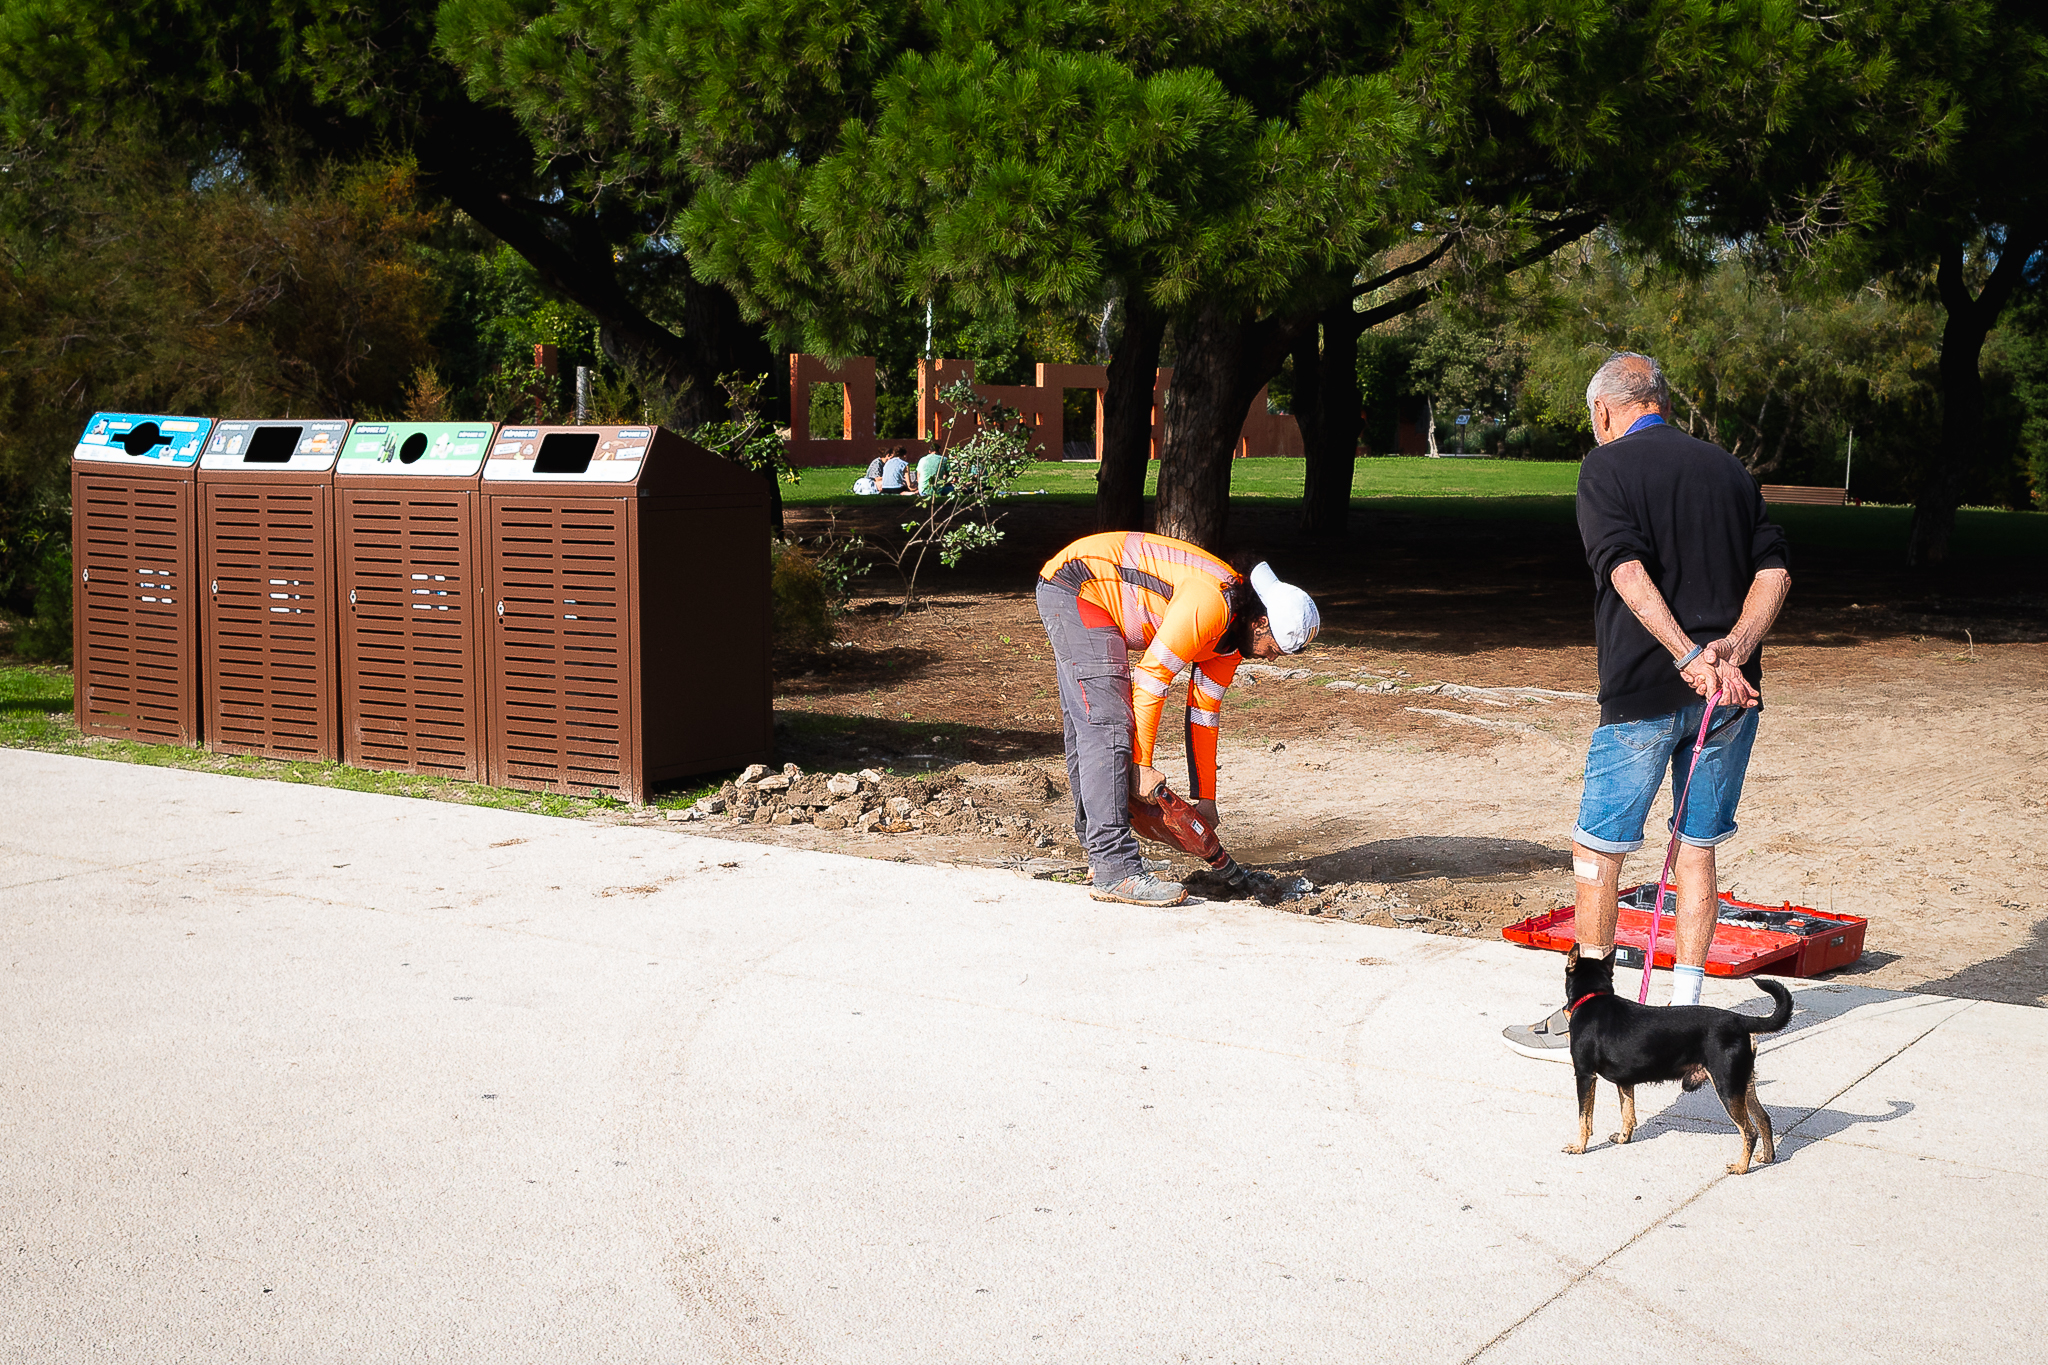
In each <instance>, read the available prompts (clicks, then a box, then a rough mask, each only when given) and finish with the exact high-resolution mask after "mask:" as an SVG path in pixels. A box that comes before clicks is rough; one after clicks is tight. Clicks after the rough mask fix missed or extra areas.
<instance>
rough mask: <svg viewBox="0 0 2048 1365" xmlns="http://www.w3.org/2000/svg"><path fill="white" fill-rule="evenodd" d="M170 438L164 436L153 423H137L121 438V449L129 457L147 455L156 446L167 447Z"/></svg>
mask: <svg viewBox="0 0 2048 1365" xmlns="http://www.w3.org/2000/svg"><path fill="white" fill-rule="evenodd" d="M170 443H171V438H170V437H168V436H166V435H164V434H163V432H162V431H161V430H160V429H158V427H157V424H156V423H154V422H138V423H136V424H135V427H134V429H133V430H131V431H130V432H129V433H128V434H127V435H125V436H123V437H122V438H121V449H123V450H125V451H127V452H128V453H129V454H130V455H147V454H149V452H150V451H152V450H155V449H156V448H157V447H158V446H167V445H169V444H170Z"/></svg>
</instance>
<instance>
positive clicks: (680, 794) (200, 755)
mask: <svg viewBox="0 0 2048 1365" xmlns="http://www.w3.org/2000/svg"><path fill="white" fill-rule="evenodd" d="M0 748H9V749H38V750H41V751H43V752H45V753H55V754H72V755H76V756H78V757H81V758H97V759H106V760H110V761H112V762H116V763H139V764H143V765H145V766H148V767H156V768H184V769H188V770H191V771H194V772H209V773H226V774H228V775H230V776H234V777H254V778H262V779H264V780H267V781H272V782H295V783H299V784H302V785H305V786H312V787H330V788H333V789H335V790H338V791H358V792H375V793H378V794H380V795H383V796H409V797H415V798H418V799H420V800H425V801H451V802H455V803H457V804H460V805H465V806H488V807H490V808H492V809H494V810H517V811H527V812H530V813H532V814H536V815H555V816H564V817H568V818H572V819H574V818H580V817H583V816H588V815H596V814H601V813H603V812H606V811H621V810H624V809H626V805H625V803H624V802H621V801H617V800H614V799H612V798H610V797H606V796H562V795H559V794H557V793H554V792H530V791H520V790H516V789H514V788H511V787H488V786H485V785H483V784H482V783H480V782H460V781H457V780H455V779H453V778H447V777H434V776H428V775H423V774H419V773H398V772H383V771H379V770H374V769H367V768H352V767H350V766H348V765H347V764H345V763H317V762H306V761H290V760H284V759H275V758H255V757H249V756H246V755H242V754H212V753H208V752H207V751H206V750H204V749H188V748H184V747H182V746H179V745H175V744H137V743H135V742H133V741H131V740H123V739H101V738H97V737H92V736H87V735H83V734H80V733H79V731H78V729H77V727H76V726H75V725H74V724H73V723H72V716H71V671H70V670H69V669H64V668H39V667H34V666H29V665H20V664H10V665H0ZM725 776H726V775H725V774H722V773H721V774H714V775H711V776H709V777H702V778H693V779H690V780H688V781H686V782H676V783H667V784H663V785H662V786H661V787H658V788H657V789H656V791H655V794H654V799H653V801H652V802H651V804H652V805H655V806H658V807H662V808H664V809H680V808H682V807H684V806H688V805H691V804H693V803H694V802H695V801H696V800H697V798H699V797H700V796H704V795H706V794H708V793H710V792H714V791H716V790H718V787H719V784H720V783H721V782H722V781H724V779H725Z"/></svg>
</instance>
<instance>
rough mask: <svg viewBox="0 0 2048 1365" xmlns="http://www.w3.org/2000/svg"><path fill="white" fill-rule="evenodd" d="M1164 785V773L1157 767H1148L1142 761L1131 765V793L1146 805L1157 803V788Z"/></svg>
mask: <svg viewBox="0 0 2048 1365" xmlns="http://www.w3.org/2000/svg"><path fill="white" fill-rule="evenodd" d="M1165 785H1166V774H1165V773H1163V772H1160V771H1159V769H1157V768H1148V767H1146V766H1145V765H1144V764H1142V763H1133V764H1132V765H1131V795H1133V796H1135V797H1137V798H1138V799H1139V800H1140V801H1143V802H1144V803H1145V804H1146V805H1148V806H1156V805H1158V804H1159V789H1160V788H1161V787H1163V786H1165Z"/></svg>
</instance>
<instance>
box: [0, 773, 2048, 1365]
mask: <svg viewBox="0 0 2048 1365" xmlns="http://www.w3.org/2000/svg"><path fill="white" fill-rule="evenodd" d="M0 793H4V794H0V813H4V819H0V970H4V976H0V1028H4V1036H0V1042H4V1046H0V1235H4V1241H0V1359H4V1360H7V1361H35V1362H44V1361H99V1360H106V1361H134V1362H150V1363H151V1365H157V1363H159V1362H172V1361H195V1362H200V1361H203V1362H209V1363H212V1362H232V1361H279V1362H292V1363H293V1365H309V1363H310V1362H321V1361H351V1362H356V1361H376V1362H394V1361H415V1360H417V1361H435V1362H452V1361H476V1362H492V1363H493V1365H498V1363H501V1362H527V1361H532V1362H550V1363H556V1362H576V1363H577V1365H589V1363H592V1362H613V1361H617V1362H635V1363H645V1362H699V1361H802V1362H809V1361H863V1362H889V1363H892V1365H893V1363H894V1362H908V1361H931V1362H947V1363H948V1365H952V1363H953V1362H964V1361H973V1362H982V1361H1060V1362H1076V1361H1104V1362H1126V1361H1210V1360H1214V1361H1231V1362H1253V1361H1260V1362H1282V1361H1285V1362H1313V1361H1342V1362H1347V1363H1348V1362H1358V1361H1368V1360H1388V1361H1465V1360H1475V1359H1476V1360H1484V1361H1487V1362H1508V1361H1531V1362H1576V1361H1587V1360H1600V1359H1627V1360H1641V1361H1657V1360H1672V1361H1686V1362H1698V1363H1700V1365H1708V1363H1711V1362H1722V1361H1773V1362H1776V1361H1788V1360H1800V1359H1826V1360H1830V1361H1862V1360H1868V1361H1901V1360H1910V1361H1914V1362H1916V1363H1917V1362H1927V1361H1947V1360H1969V1361H1990V1360H2019V1359H2026V1358H2039V1356H2038V1353H2039V1352H2040V1350H2041V1349H2042V1348H2041V1346H2040V1342H2041V1340H2042V1338H2043V1333H2044V1331H2048V1308H2044V1307H2043V1298H2042V1295H2041V1292H2040V1287H2039V1283H2040V1279H2039V1275H2040V1272H2039V1267H2040V1263H2041V1248H2042V1247H2043V1245H2044V1242H2048V1216H2044V1215H2048V1179H2044V1175H2043V1155H2044V1148H2048V1101H2044V1100H2043V1098H2042V1086H2041V1078H2042V1076H2043V1075H2044V1074H2048V1012H2043V1011H2038V1010H2029V1009H2025V1008H2020V1007H2015V1006H2006V1005H1995V1004H1981V1003H1972V1002H1970V1001H1963V1000H1946V999H1937V998H1933V997H1927V996H1913V995H1901V994H1896V993H1891V992H1883V991H1876V990H1870V989H1865V988H1859V987H1856V986H1853V985H1849V984H1821V985H1813V984H1805V983H1794V984H1795V989H1796V991H1797V999H1798V1002H1799V1005H1800V1007H1801V1012H1800V1013H1799V1014H1798V1015H1797V1016H1795V1019H1794V1022H1793V1025H1792V1027H1791V1028H1790V1029H1789V1030H1787V1031H1786V1032H1785V1033H1783V1034H1780V1035H1777V1036H1776V1037H1775V1038H1774V1039H1772V1040H1770V1041H1769V1042H1767V1043H1766V1045H1765V1047H1766V1052H1765V1056H1764V1058H1763V1060H1762V1062H1761V1065H1760V1075H1761V1077H1762V1082H1761V1093H1762V1096H1763V1098H1764V1100H1765V1102H1766V1104H1767V1105H1768V1106H1769V1107H1770V1109H1771V1112H1772V1115H1773V1118H1774V1120H1775V1122H1776V1124H1777V1128H1778V1132H1779V1134H1780V1148H1779V1152H1780V1158H1781V1159H1780V1162H1779V1163H1778V1164H1777V1165H1775V1166H1771V1167H1766V1168H1761V1169H1759V1170H1758V1171H1757V1172H1756V1173H1754V1174H1752V1175H1749V1176H1746V1177H1730V1176H1725V1175H1723V1174H1722V1167H1723V1165H1724V1163H1725V1162H1727V1161H1728V1160H1729V1159H1730V1157H1731V1156H1732V1155H1733V1153H1734V1149H1735V1140H1734V1137H1733V1130H1732V1129H1731V1127H1730V1126H1729V1124H1728V1123H1727V1121H1726V1119H1725V1118H1724V1117H1723V1116H1722V1115H1721V1114H1720V1112H1719V1109H1718V1106H1717V1105H1716V1104H1715V1103H1714V1101H1713V1100H1712V1098H1711V1092H1707V1093H1704V1094H1696V1095H1691V1096H1683V1095H1681V1094H1680V1093H1679V1092H1678V1091H1677V1090H1676V1089H1675V1088H1674V1087H1660V1088H1658V1089H1657V1090H1654V1091H1646V1092H1645V1098H1646V1099H1647V1101H1648V1103H1647V1105H1646V1107H1645V1114H1646V1115H1648V1116H1652V1117H1650V1118H1649V1121H1648V1124H1647V1127H1646V1128H1645V1129H1644V1130H1643V1131H1642V1132H1640V1133H1639V1134H1638V1137H1637V1141H1636V1142H1635V1143H1634V1144H1632V1145H1631V1146H1629V1147H1626V1148H1615V1147H1612V1146H1610V1145H1605V1144H1603V1145H1600V1146H1597V1147H1596V1148H1595V1149H1594V1150H1593V1151H1591V1152H1590V1153H1588V1154H1587V1155H1585V1156H1583V1157H1568V1156H1564V1155H1562V1154H1561V1153H1560V1152H1559V1150H1558V1149H1559V1147H1560V1146H1561V1145H1562V1144H1563V1143H1564V1142H1565V1141H1566V1140H1567V1139H1568V1138H1569V1137H1570V1136H1571V1133H1572V1129H1573V1118H1572V1108H1573V1107H1572V1101H1571V1073H1570V1069H1569V1068H1568V1067H1564V1066H1555V1065H1549V1064H1545V1063H1540V1062H1532V1061H1527V1060H1524V1059H1522V1058H1520V1057H1517V1056H1515V1055H1514V1054H1512V1053H1510V1052H1508V1051H1507V1050H1506V1049H1505V1048H1503V1047H1502V1046H1501V1044H1500V1042H1499V1039H1498V1033H1499V1030H1500V1028H1501V1027H1502V1025H1504V1024H1507V1023H1510V1022H1517V1021H1526V1020H1529V1019H1533V1018H1535V1017H1537V1016H1538V1015H1540V1014H1542V1013H1543V1012H1545V1011H1546V1010H1548V1009H1550V1008H1553V1007H1554V1006H1555V1005H1557V1004H1559V1003H1561V1001H1560V1000H1559V993H1560V991H1561V980H1560V978H1561V960H1560V959H1559V958H1557V957H1555V956H1554V955H1539V954H1535V953H1531V952H1527V951H1524V950H1521V949H1517V948H1513V947H1510V946H1507V945H1504V944H1496V943H1474V942H1468V941H1464V940H1458V939H1446V938H1431V937H1425V936H1422V935H1418V934H1409V933H1402V932H1398V931H1391V930H1377V929H1368V928H1362V927H1359V926H1355V925H1350V924H1344V923H1323V922H1320V921H1314V920H1304V919H1300V918H1297V917H1294V916H1289V915H1284V914H1278V913H1274V912H1271V911H1264V910H1244V909H1231V908H1210V907H1197V908H1191V909H1183V910H1177V911H1146V910H1138V909H1130V908H1117V907H1106V906H1097V905H1094V904H1093V903H1091V902H1089V901H1088V900H1087V899H1086V898H1085V897H1084V895H1083V894H1082V893H1081V892H1080V891H1078V890H1076V889H1074V888H1071V887H1063V886H1057V885H1052V884H1047V883H1036V882H1030V881H1025V880H1022V879H1019V878H1016V877H1013V876H1009V875H1006V874H1003V873H999V872H987V873H979V872H960V871H937V870H932V869H925V868H916V867H909V866H898V865H893V864H887V863H877V862H868V861H860V860H855V859H851V858H842V857H834V856H828V855H822V854H809V853H800V852H790V851H782V850H773V849H764V848H758V847H753V846H748V845H742V844H732V843H723V842H717V841H711V840H704V839H695V838H690V837H687V836H684V835H681V834H679V833H676V832H673V831H671V830H668V829H641V828H625V827H595V826H589V825H584V824H580V823H573V822H567V821H560V820H550V819H545V818H541V817H537V816H524V815H516V814H508V813H504V812H498V811H489V810H479V809H468V808H462V807H455V806H446V805H435V804H431V803H426V802H413V801H406V800H401V799H397V798H390V797H380V796H367V795H360V794H355V793H346V792H333V791H325V790H320V789H315V788H308V787H294V786H286V785H281V784H274V783H262V782H252V781H245V780H241V779H236V778H226V777H215V776H209V775H203V774H196V773H188V772H177V771H169V770H161V769H150V768H139V767H127V766H120V765H114V764H100V763H94V762H91V761H87V760H81V759H71V758H57V757H51V756H47V755H40V754H31V753H21V752H0ZM1660 989H1661V987H1660ZM1708 993H1709V999H1710V1002H1711V1003H1718V1004H1727V1005H1739V1006H1742V1007H1745V1008H1752V1009H1755V1008H1760V1006H1761V1005H1762V1003H1763V997H1762V996H1761V995H1760V994H1758V993H1757V992H1756V991H1755V990H1754V989H1753V988H1752V987H1750V986H1748V985H1742V984H1728V983H1723V982H1710V983H1709V988H1708ZM1600 1104H1601V1108H1600V1125H1601V1127H1600V1129H1599V1131H1600V1132H1601V1133H1605V1132H1607V1131H1608V1130H1609V1129H1611V1128H1612V1127H1614V1126H1615V1123H1614V1120H1615V1118H1616V1110H1615V1104H1614V1097H1613V1091H1612V1090H1611V1088H1610V1089H1606V1090H1605V1091H1604V1093H1603V1094H1602V1096H1601V1101H1600Z"/></svg>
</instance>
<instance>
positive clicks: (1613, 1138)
mask: <svg viewBox="0 0 2048 1365" xmlns="http://www.w3.org/2000/svg"><path fill="white" fill-rule="evenodd" d="M1634 1136H1635V1134H1633V1133H1609V1134H1608V1135H1607V1140H1608V1141H1609V1142H1611V1143H1613V1144H1614V1145H1615V1146H1617V1147H1626V1146H1627V1145H1628V1140H1629V1139H1630V1138H1632V1137H1634Z"/></svg>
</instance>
